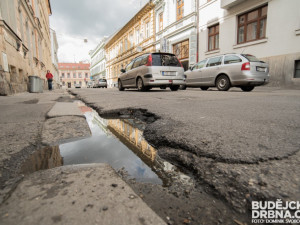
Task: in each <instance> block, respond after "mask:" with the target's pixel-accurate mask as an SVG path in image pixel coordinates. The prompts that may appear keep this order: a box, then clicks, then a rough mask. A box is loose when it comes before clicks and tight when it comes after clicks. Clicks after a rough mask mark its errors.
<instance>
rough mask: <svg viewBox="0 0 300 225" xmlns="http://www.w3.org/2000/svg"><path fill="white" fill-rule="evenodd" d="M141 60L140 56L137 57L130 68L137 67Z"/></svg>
mask: <svg viewBox="0 0 300 225" xmlns="http://www.w3.org/2000/svg"><path fill="white" fill-rule="evenodd" d="M141 61H142V57H140V58H137V59H136V60H135V61H134V63H133V67H132V69H134V68H137V67H139V66H140V64H141Z"/></svg>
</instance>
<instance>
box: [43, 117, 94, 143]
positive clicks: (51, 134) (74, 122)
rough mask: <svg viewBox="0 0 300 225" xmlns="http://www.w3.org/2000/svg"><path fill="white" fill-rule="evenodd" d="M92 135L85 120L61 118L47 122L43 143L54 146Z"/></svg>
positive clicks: (44, 127) (44, 128)
mask: <svg viewBox="0 0 300 225" xmlns="http://www.w3.org/2000/svg"><path fill="white" fill-rule="evenodd" d="M90 135H91V131H90V128H89V126H88V124H87V122H86V120H85V118H81V117H78V116H61V117H55V118H50V119H48V120H46V122H45V123H44V126H43V131H42V143H43V144H45V145H48V146H54V145H58V144H62V143H65V142H68V141H71V140H77V139H82V138H86V137H89V136H90Z"/></svg>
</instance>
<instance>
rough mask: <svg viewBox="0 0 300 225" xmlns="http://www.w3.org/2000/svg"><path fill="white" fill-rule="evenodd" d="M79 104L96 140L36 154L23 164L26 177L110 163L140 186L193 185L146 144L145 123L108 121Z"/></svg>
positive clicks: (123, 119) (49, 148)
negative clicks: (63, 169)
mask: <svg viewBox="0 0 300 225" xmlns="http://www.w3.org/2000/svg"><path fill="white" fill-rule="evenodd" d="M77 103H78V107H79V108H80V110H81V111H82V112H83V113H84V115H85V117H86V121H87V123H88V125H89V127H90V130H91V133H92V136H91V137H88V138H85V139H80V140H77V141H73V142H69V143H65V144H61V145H59V146H52V147H46V148H44V149H42V150H39V151H36V152H35V153H34V154H33V155H31V156H30V158H29V159H28V160H27V161H26V162H25V163H24V164H23V166H22V168H21V172H22V173H24V174H28V173H32V172H35V171H38V170H43V169H50V168H54V167H58V166H65V165H76V164H89V163H107V164H109V165H110V166H112V167H113V168H114V169H115V170H116V171H117V172H118V173H119V174H120V175H121V176H122V177H125V178H126V179H134V180H135V181H137V182H142V183H152V184H159V185H163V186H169V185H170V184H171V183H172V180H174V179H176V180H184V182H188V181H189V177H188V176H184V175H183V174H182V173H181V172H180V171H179V170H178V169H177V168H176V167H175V166H173V165H172V164H170V163H168V162H166V161H164V160H162V159H161V158H160V157H159V156H158V154H157V150H156V149H155V148H154V147H153V146H151V145H150V144H149V143H148V142H147V141H146V140H145V138H144V137H143V131H144V129H145V126H146V123H145V122H142V121H140V120H138V119H134V118H130V117H128V116H122V117H120V118H116V117H115V116H114V118H113V119H107V118H106V119H104V118H101V117H100V116H99V115H98V113H97V112H96V111H94V110H93V109H92V108H90V107H88V106H86V105H85V104H84V103H82V102H81V101H77Z"/></svg>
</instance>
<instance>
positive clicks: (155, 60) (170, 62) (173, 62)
mask: <svg viewBox="0 0 300 225" xmlns="http://www.w3.org/2000/svg"><path fill="white" fill-rule="evenodd" d="M152 66H174V67H181V64H180V62H179V60H178V59H177V57H176V56H175V55H170V54H152Z"/></svg>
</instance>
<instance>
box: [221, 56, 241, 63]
mask: <svg viewBox="0 0 300 225" xmlns="http://www.w3.org/2000/svg"><path fill="white" fill-rule="evenodd" d="M239 62H242V60H241V58H240V57H238V56H236V55H226V56H225V58H224V64H231V63H239Z"/></svg>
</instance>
